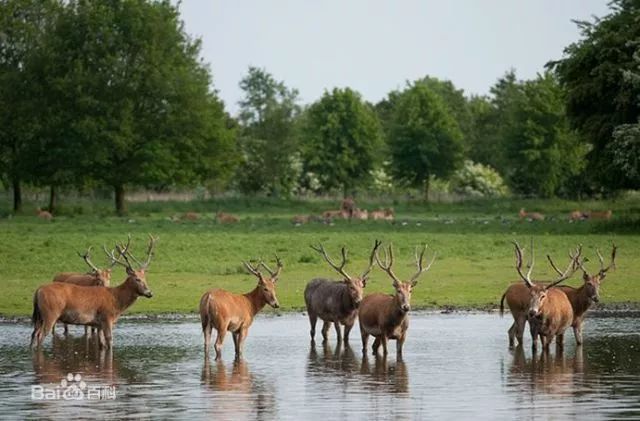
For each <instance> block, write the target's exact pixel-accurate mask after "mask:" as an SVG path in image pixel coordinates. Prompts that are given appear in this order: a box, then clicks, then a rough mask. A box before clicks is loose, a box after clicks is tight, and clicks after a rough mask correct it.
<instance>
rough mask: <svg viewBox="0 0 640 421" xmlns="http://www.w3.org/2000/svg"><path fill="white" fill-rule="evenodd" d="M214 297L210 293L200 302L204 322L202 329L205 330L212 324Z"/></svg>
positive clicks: (201, 318) (201, 316) (201, 317)
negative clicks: (212, 302)
mask: <svg viewBox="0 0 640 421" xmlns="http://www.w3.org/2000/svg"><path fill="white" fill-rule="evenodd" d="M212 299H213V297H212V296H211V293H210V292H207V293H206V294H204V295H203V296H202V299H201V300H200V320H201V321H202V329H203V330H204V329H205V328H206V327H207V326H209V324H210V323H211V322H212V320H213V317H212V314H211V300H212Z"/></svg>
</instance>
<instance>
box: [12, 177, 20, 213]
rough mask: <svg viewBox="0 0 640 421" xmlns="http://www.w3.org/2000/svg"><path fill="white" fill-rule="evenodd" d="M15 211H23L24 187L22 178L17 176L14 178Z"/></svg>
mask: <svg viewBox="0 0 640 421" xmlns="http://www.w3.org/2000/svg"><path fill="white" fill-rule="evenodd" d="M13 211H14V212H20V211H22V187H21V186H20V179H19V178H17V177H15V178H14V179H13Z"/></svg>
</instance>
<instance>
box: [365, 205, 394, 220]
mask: <svg viewBox="0 0 640 421" xmlns="http://www.w3.org/2000/svg"><path fill="white" fill-rule="evenodd" d="M369 219H373V220H374V221H378V220H383V221H393V220H394V219H395V212H394V211H393V209H392V208H384V209H378V210H374V211H371V212H369Z"/></svg>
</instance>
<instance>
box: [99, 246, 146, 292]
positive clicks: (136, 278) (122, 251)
mask: <svg viewBox="0 0 640 421" xmlns="http://www.w3.org/2000/svg"><path fill="white" fill-rule="evenodd" d="M157 240H158V239H157V238H154V237H153V236H151V235H149V247H148V249H147V258H146V260H145V261H144V262H141V261H140V260H138V259H137V258H136V257H135V256H134V255H133V254H131V251H130V250H129V245H130V243H131V236H129V238H128V241H127V244H126V245H121V244H116V247H115V251H114V250H112V251H111V252H109V251H107V248H106V247H104V251H105V253H106V254H107V256H108V257H109V259H110V260H111V263H112V264H113V265H116V264H119V265H121V266H124V268H125V270H126V271H127V280H126V281H125V282H128V283H129V284H130V285H132V286H133V289H134V290H135V291H136V293H137V294H138V295H143V296H145V297H147V298H151V297H153V293H152V292H151V290H150V289H149V286H148V285H147V279H146V269H147V268H148V267H149V264H150V263H151V257H152V256H153V249H154V247H155V243H156V241H157ZM115 252H117V253H118V256H117V257H116V256H115ZM121 259H122V260H121ZM123 260H124V261H123ZM132 261H133V262H135V263H136V264H137V265H138V268H137V269H134V267H133V264H132V263H131V262H132Z"/></svg>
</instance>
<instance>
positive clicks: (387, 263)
mask: <svg viewBox="0 0 640 421" xmlns="http://www.w3.org/2000/svg"><path fill="white" fill-rule="evenodd" d="M388 249H389V252H388V253H387V250H385V249H384V248H383V250H384V264H382V262H381V261H380V258H379V257H378V252H377V250H376V252H375V258H376V262H377V263H378V266H380V269H382V270H384V271H385V272H387V275H389V277H390V278H391V279H393V281H394V283H400V282H401V281H400V279H398V277H397V276H396V275H395V274H394V273H393V271H392V270H391V266H393V246H392V245H391V244H389V247H388Z"/></svg>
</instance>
